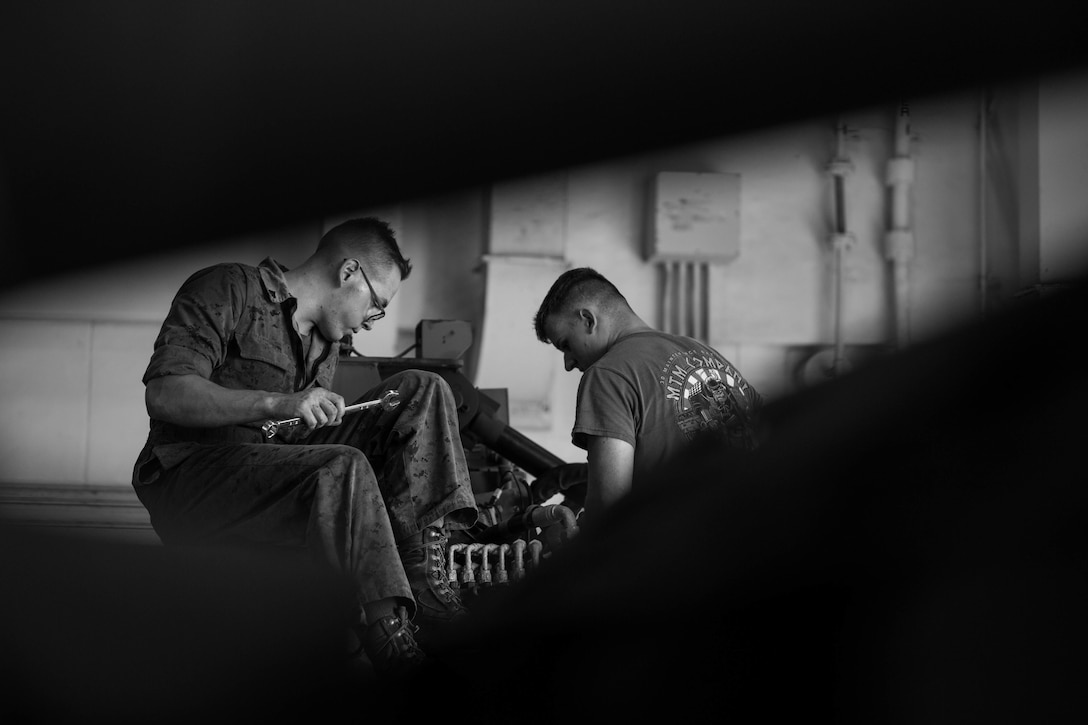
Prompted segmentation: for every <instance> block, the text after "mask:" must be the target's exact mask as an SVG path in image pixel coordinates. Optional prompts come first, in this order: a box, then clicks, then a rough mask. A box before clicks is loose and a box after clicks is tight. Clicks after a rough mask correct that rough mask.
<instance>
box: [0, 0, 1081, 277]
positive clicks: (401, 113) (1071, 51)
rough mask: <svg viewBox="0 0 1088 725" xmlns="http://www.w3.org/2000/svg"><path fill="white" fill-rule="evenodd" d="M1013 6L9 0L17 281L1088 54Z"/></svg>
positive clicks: (6, 167) (7, 84) (1001, 76)
mask: <svg viewBox="0 0 1088 725" xmlns="http://www.w3.org/2000/svg"><path fill="white" fill-rule="evenodd" d="M1005 7H1006V8H1009V7H1011V8H1015V10H1008V9H1001V8H1000V7H999V6H998V5H995V4H993V3H983V2H974V1H972V2H950V1H949V0H944V1H943V2H938V1H936V0H917V1H915V2H902V1H897V2H890V1H887V0H838V1H837V2H834V3H811V2H800V1H798V0H788V1H787V0H762V1H761V2H758V3H745V4H743V5H741V4H738V3H731V2H727V1H721V2H701V3H691V2H683V1H677V0H670V1H668V2H666V1H656V0H655V1H652V2H632V1H631V0H622V1H620V0H592V1H590V0H579V1H577V2H563V1H556V0H549V1H548V2H540V1H536V0H525V1H522V2H510V1H509V0H507V1H505V2H500V1H498V0H494V1H490V0H488V1H485V0H473V1H472V2H450V1H449V0H411V1H410V2H392V1H390V2H329V1H327V0H308V1H307V2H284V1H282V0H264V1H263V2H240V1H238V0H214V1H209V2H193V1H188V2H159V1H154V0H127V1H122V0H95V2H82V1H78V0H77V1H74V2H56V1H53V0H26V1H24V0H8V2H6V3H4V4H3V7H2V9H0V89H2V95H0V103H2V113H0V139H2V146H0V204H2V206H0V224H3V229H2V233H3V239H4V247H5V252H6V262H7V263H6V264H5V265H4V266H3V267H4V277H3V280H2V282H3V283H4V284H5V285H10V284H14V283H18V282H21V281H25V280H26V279H29V278H32V277H34V276H38V275H44V274H52V273H56V272H58V271H64V270H67V269H80V268H86V267H87V266H89V265H93V264H96V263H104V262H109V261H112V260H116V259H118V258H120V257H122V256H124V255H127V254H131V253H133V252H141V253H143V252H147V251H152V250H163V249H169V248H171V247H175V246H178V245H185V244H194V243H201V242H206V241H210V240H215V239H220V238H225V237H228V236H230V235H232V234H237V233H248V232H254V231H259V230H261V229H266V228H275V227H278V226H282V225H285V224H290V223H294V222H297V221H303V220H307V219H313V218H315V217H319V216H321V215H323V214H325V213H335V212H342V211H344V210H349V209H354V208H360V207H364V206H373V205H377V204H380V203H383V202H388V201H395V200H404V199H408V198H413V197H418V196H425V195H429V194H432V193H438V192H441V191H443V190H453V189H458V188H463V187H468V186H474V185H478V184H484V183H488V182H491V181H495V180H500V179H503V178H509V177H513V176H518V175H522V174H526V173H534V172H541V171H546V170H548V169H553V168H562V167H565V166H569V165H572V164H575V163H581V162H586V161H590V160H594V159H602V158H607V157H611V156H617V155H623V154H628V153H635V152H639V151H644V150H649V149H651V148H654V147H664V146H669V145H673V144H676V143H681V142H687V141H696V140H699V139H704V138H712V137H720V136H723V135H729V134H731V133H737V132H743V131H745V130H748V129H753V128H757V127H760V126H765V125H768V124H771V123H777V122H784V121H789V120H791V119H799V118H807V117H811V116H815V115H821V114H825V113H835V112H837V111H842V110H846V109H849V108H853V107H859V106H863V105H866V104H870V103H876V102H884V101H891V100H896V99H899V98H902V97H904V96H917V95H918V94H922V93H932V92H939V91H944V90H954V89H966V88H977V87H979V86H981V85H986V84H991V83H997V82H1006V81H1012V80H1017V79H1021V78H1030V77H1032V76H1033V75H1037V74H1047V73H1050V72H1055V71H1060V70H1064V69H1066V68H1072V67H1075V66H1079V65H1080V64H1082V63H1084V62H1085V60H1086V45H1088V44H1085V43H1084V41H1083V38H1082V29H1083V25H1082V24H1079V23H1078V22H1075V20H1074V13H1073V10H1072V8H1073V7H1075V6H1074V5H1072V4H1068V5H1067V4H1059V3H1056V2H1050V1H1049V0H1044V1H1043V2H1034V3H1031V4H1027V5H1024V4H1020V5H1013V6H1005ZM1066 8H1070V9H1066Z"/></svg>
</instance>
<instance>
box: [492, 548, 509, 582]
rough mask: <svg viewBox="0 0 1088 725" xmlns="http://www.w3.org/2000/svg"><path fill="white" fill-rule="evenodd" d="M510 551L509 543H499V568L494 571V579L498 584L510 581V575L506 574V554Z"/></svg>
mask: <svg viewBox="0 0 1088 725" xmlns="http://www.w3.org/2000/svg"><path fill="white" fill-rule="evenodd" d="M508 553H510V544H500V545H499V568H498V571H496V572H495V581H496V582H497V583H499V584H506V583H507V582H508V581H510V577H509V576H508V575H507V574H506V555H507V554H508Z"/></svg>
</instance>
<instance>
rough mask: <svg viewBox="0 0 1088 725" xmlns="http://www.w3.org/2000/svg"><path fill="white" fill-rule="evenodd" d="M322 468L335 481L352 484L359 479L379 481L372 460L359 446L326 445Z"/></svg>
mask: <svg viewBox="0 0 1088 725" xmlns="http://www.w3.org/2000/svg"><path fill="white" fill-rule="evenodd" d="M321 448H323V449H325V452H326V456H325V459H324V463H323V465H322V468H323V469H324V470H325V472H327V474H328V475H329V476H330V477H331V478H332V479H333V480H335V481H337V482H340V483H342V484H351V483H353V482H357V481H375V482H376V481H377V479H376V477H375V475H374V468H373V467H372V466H371V465H370V460H369V459H368V458H367V457H366V454H365V453H363V452H362V451H361V450H359V449H358V448H355V447H354V446H348V445H325V446H321Z"/></svg>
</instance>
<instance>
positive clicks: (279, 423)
mask: <svg viewBox="0 0 1088 725" xmlns="http://www.w3.org/2000/svg"><path fill="white" fill-rule="evenodd" d="M376 405H380V406H381V408H382V410H393V408H396V407H397V406H398V405H400V393H398V392H397V391H396V390H387V391H385V393H383V394H382V397H380V398H377V399H375V400H368V401H366V402H365V403H356V404H355V405H349V406H348V407H346V408H344V415H347V414H348V413H356V412H358V411H360V410H366V409H367V408H373V407H374V406H376ZM301 422H302V418H287V419H285V420H270V421H268V422H267V423H265V424H264V425H262V426H261V430H262V431H263V432H264V435H265V437H266V438H272V437H273V436H275V435H276V433H277V432H278V431H279V429H280V428H288V427H290V426H294V425H298V424H299V423H301Z"/></svg>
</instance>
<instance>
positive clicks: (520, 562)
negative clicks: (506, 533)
mask: <svg viewBox="0 0 1088 725" xmlns="http://www.w3.org/2000/svg"><path fill="white" fill-rule="evenodd" d="M524 578H525V539H518V540H516V541H515V542H514V574H513V580H514V581H520V580H522V579H524Z"/></svg>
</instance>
